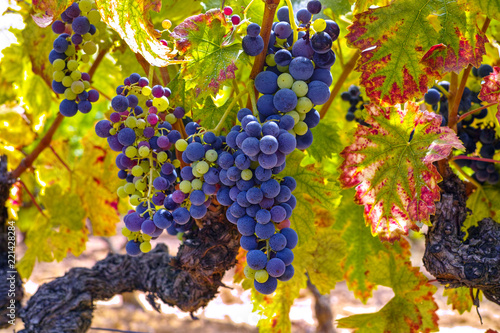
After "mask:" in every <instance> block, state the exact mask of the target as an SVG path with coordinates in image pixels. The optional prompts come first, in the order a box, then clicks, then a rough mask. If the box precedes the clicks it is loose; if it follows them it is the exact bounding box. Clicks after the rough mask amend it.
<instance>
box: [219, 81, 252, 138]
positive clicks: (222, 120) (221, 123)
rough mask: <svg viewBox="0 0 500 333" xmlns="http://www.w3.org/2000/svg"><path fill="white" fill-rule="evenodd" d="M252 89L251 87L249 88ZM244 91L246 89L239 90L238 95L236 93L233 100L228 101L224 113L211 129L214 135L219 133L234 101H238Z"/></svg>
mask: <svg viewBox="0 0 500 333" xmlns="http://www.w3.org/2000/svg"><path fill="white" fill-rule="evenodd" d="M251 87H253V85H251ZM250 89H252V88H250ZM246 93H248V91H246V90H243V91H242V92H240V93H239V94H238V95H236V97H234V98H233V100H232V101H231V103H229V106H228V107H227V109H226V111H225V112H224V114H223V115H222V117H221V118H220V121H219V123H218V124H217V126H216V127H215V128H214V129H213V130H212V132H214V134H215V135H219V132H220V131H221V129H222V126H223V125H224V121H225V120H226V118H227V116H228V115H229V113H230V112H231V110H232V108H233V107H234V105H235V104H236V102H237V101H238V99H239V98H240V97H241V96H243V95H245V94H246Z"/></svg>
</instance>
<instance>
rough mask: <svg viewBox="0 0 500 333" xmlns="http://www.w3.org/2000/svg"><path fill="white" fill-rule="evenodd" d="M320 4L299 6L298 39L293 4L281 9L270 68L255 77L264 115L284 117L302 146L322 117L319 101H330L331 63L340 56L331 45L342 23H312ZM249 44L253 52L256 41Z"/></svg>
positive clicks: (262, 117)
mask: <svg viewBox="0 0 500 333" xmlns="http://www.w3.org/2000/svg"><path fill="white" fill-rule="evenodd" d="M320 10H321V3H320V2H319V1H310V2H309V3H308V5H307V9H305V8H304V9H300V10H299V11H298V12H297V15H296V18H297V25H300V27H299V28H298V29H299V31H298V33H297V34H296V37H297V39H296V40H294V38H295V37H294V35H295V34H294V31H293V28H292V25H291V24H290V21H289V11H288V7H281V8H280V9H279V10H278V11H277V18H278V20H279V22H275V23H274V24H273V31H272V32H271V37H270V41H269V47H268V49H267V56H266V66H265V70H264V71H263V72H261V73H259V74H258V75H257V76H256V78H255V88H256V89H257V91H258V92H259V93H260V94H261V95H260V97H259V98H258V100H257V110H258V112H259V120H260V121H261V122H265V121H268V120H276V121H278V123H279V127H280V129H284V130H286V131H288V132H289V133H290V134H292V135H293V136H295V138H296V142H297V144H296V145H297V148H298V149H306V148H308V147H309V146H310V145H311V144H312V142H313V135H312V133H311V130H310V129H311V128H314V127H315V126H317V125H318V123H319V120H320V115H319V112H318V111H317V110H316V109H315V106H317V105H322V104H324V103H326V102H327V101H328V99H329V98H330V89H329V86H330V85H331V84H332V80H333V79H332V75H331V73H330V68H331V66H332V65H333V64H334V62H335V53H334V52H333V50H332V49H331V48H332V43H333V41H335V40H336V39H337V37H338V35H339V28H338V25H337V24H336V23H335V22H334V21H325V20H323V19H317V20H315V21H314V22H313V23H311V19H312V16H313V14H317V13H319V12H320ZM257 28H258V27H255V26H253V24H250V25H249V26H248V28H247V34H248V36H253V35H255V34H256V33H257V32H258V29H257ZM245 38H247V37H245ZM243 47H244V49H245V51H246V52H247V53H248V50H247V49H250V46H248V45H247V46H245V44H244V46H243ZM255 52H257V51H255Z"/></svg>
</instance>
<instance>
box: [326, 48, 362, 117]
mask: <svg viewBox="0 0 500 333" xmlns="http://www.w3.org/2000/svg"><path fill="white" fill-rule="evenodd" d="M359 56H360V52H359V51H356V53H354V55H353V56H352V57H351V59H349V61H348V62H347V64H346V65H345V67H344V70H343V71H342V73H341V74H340V77H339V79H338V80H337V82H336V83H335V86H334V87H333V90H332V92H331V93H330V98H328V101H326V103H325V104H324V105H323V106H322V107H321V111H320V113H319V114H320V116H321V119H323V118H324V117H325V115H326V113H327V112H328V109H329V108H330V105H332V103H333V100H334V99H335V97H336V96H337V94H338V93H339V91H340V89H342V85H343V84H344V82H345V80H346V79H347V77H348V76H349V74H350V73H351V72H352V70H353V69H354V66H355V65H356V61H357V60H358V58H359Z"/></svg>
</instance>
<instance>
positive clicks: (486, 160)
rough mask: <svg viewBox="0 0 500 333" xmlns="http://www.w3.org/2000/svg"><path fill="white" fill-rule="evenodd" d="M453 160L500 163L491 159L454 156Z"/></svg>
mask: <svg viewBox="0 0 500 333" xmlns="http://www.w3.org/2000/svg"><path fill="white" fill-rule="evenodd" d="M452 159H453V160H471V161H481V162H489V163H500V161H497V160H492V159H490V158H482V157H474V156H464V155H458V156H453V158H452Z"/></svg>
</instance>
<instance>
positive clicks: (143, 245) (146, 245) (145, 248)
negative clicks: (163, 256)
mask: <svg viewBox="0 0 500 333" xmlns="http://www.w3.org/2000/svg"><path fill="white" fill-rule="evenodd" d="M139 248H140V249H141V252H142V253H147V252H149V251H151V243H150V242H144V243H141V245H139Z"/></svg>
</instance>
